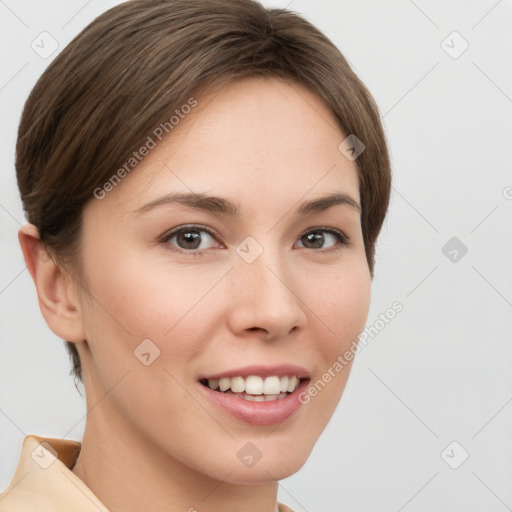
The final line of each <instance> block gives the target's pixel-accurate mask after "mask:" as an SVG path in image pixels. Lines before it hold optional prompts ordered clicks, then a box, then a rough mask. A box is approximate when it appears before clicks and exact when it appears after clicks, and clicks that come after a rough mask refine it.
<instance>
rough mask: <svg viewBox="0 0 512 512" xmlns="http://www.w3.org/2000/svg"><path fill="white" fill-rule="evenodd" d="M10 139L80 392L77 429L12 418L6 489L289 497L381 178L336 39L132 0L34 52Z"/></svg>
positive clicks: (58, 503)
mask: <svg viewBox="0 0 512 512" xmlns="http://www.w3.org/2000/svg"><path fill="white" fill-rule="evenodd" d="M16 151H17V154H16V170H17V177H18V185H19V188H20V192H21V197H22V201H23V205H24V208H25V211H26V214H27V218H28V224H27V225H26V226H24V227H23V228H22V229H20V231H19V240H20V244H21V247H22V250H23V254H24V257H25V261H26V264H27V267H28V269H29V271H30V274H31V276H32V278H33V279H34V283H35V286H36V288H37V293H38V298H39V304H40V308H41V311H42V314H43V316H44V318H45V320H46V322H47V323H48V325H49V327H50V328H51V329H52V331H53V332H54V333H56V334H57V335H58V336H59V337H61V338H62V339H63V340H66V346H67V348H68V350H69V352H70V356H71V359H72V362H73V371H74V373H75V376H76V378H77V379H80V380H82V381H83V383H84V386H85V390H86V398H87V410H88V414H87V422H86V427H85V432H84V437H83V441H82V443H78V442H75V441H71V440H67V439H54V438H44V437H40V436H27V437H26V439H25V442H24V446H23V451H22V455H21V459H20V463H19V465H18V467H17V469H16V473H15V475H14V477H13V479H12V482H11V485H10V486H9V487H8V488H7V489H6V490H5V491H4V493H3V494H2V495H1V497H0V498H1V499H0V510H9V511H12V510H34V509H36V508H37V509H38V510H60V509H62V510H64V509H66V510H71V509H73V510H98V509H99V510H110V511H114V512H115V511H120V510H123V511H125V512H126V511H132V510H133V511H135V510H137V511H138V510H151V511H158V510H162V511H164V510H165V511H170V510H189V511H193V510H198V511H199V512H208V511H218V510H223V511H225V512H229V511H235V510H241V509H243V510H247V511H256V510H258V511H268V512H274V511H280V512H287V511H290V510H291V509H290V508H289V507H287V506H286V505H284V504H282V503H278V502H277V489H278V484H277V482H278V480H280V479H283V478H286V477H288V476H290V475H291V474H293V473H295V472H296V471H298V470H299V469H300V467H301V466H302V465H303V464H304V463H305V461H306V459H307V457H308V456H309V454H310V453H311V450H312V448H313V446H314V444H315V442H316V441H317V439H318V437H319V436H320V434H321V433H322V431H323V429H324V428H325V426H326V425H327V423H328V421H329V419H330V418H331V416H332V414H333V412H334V410H335V408H336V405H337V404H338V402H339V400H340V397H341V395H342V393H343V390H344V387H345V384H346V381H347V378H348V375H349V372H350V367H351V364H352V357H347V354H350V353H351V352H350V351H351V349H352V347H354V342H357V338H358V335H359V333H360V332H361V331H362V330H363V328H364V325H365V322H366V318H367V314H368V309H369V303H370V290H371V279H372V277H373V267H374V254H375V244H376V239H377V236H378V234H379V231H380V228H381V226H382V222H383V220H384V217H385V214H386V211H387V207H388V200H389V192H390V164H389V156H388V151H387V147H386V140H385V136H384V133H383V129H382V126H381V123H380V118H379V113H378V109H377V107H376V105H375V102H374V100H373V99H372V97H371V95H370V93H369V92H368V90H367V89H366V87H365V86H364V85H363V84H362V83H361V81H360V80H359V79H358V78H357V76H356V75H355V74H354V72H353V71H352V70H351V68H350V66H349V65H348V63H347V62H346V60H345V59H344V57H343V56H342V55H341V54H340V52H339V51H338V50H337V49H336V48H335V47H334V45H333V44H332V43H331V42H330V41H329V40H328V39H327V38H326V37H325V36H324V35H323V34H321V33H320V32H319V31H318V30H317V29H316V28H315V27H313V26H312V25H311V24H310V23H308V22H307V21H305V20H304V19H302V18H301V17H300V16H298V15H296V14H293V13H291V12H288V11H286V10H281V9H265V8H263V7H262V6H261V5H260V4H259V3H256V2H254V1H252V0H214V1H209V2H204V1H202V0H170V1H167V2H162V1H157V0H144V1H141V0H134V1H130V2H126V3H124V4H121V5H119V6H117V7H114V8H113V9H111V10H109V11H107V12H106V13H105V14H103V15H102V16H99V17H98V18H97V19H96V20H94V21H93V22H92V23H91V24H90V25H89V26H88V27H86V28H85V29H84V30H83V31H82V32H81V33H80V34H79V35H78V36H77V37H76V38H75V39H74V40H73V41H72V42H71V43H70V44H69V45H68V46H67V47H66V48H65V49H64V50H63V51H62V53H61V54H60V55H59V56H58V57H57V58H56V59H55V60H54V61H53V62H52V63H51V65H50V66H49V67H48V69H47V70H46V71H45V72H44V74H43V75H42V76H41V78H40V80H39V81H38V83H37V84H36V86H35V87H34V89H33V91H32V92H31V95H30V97H29V99H28V101H27V103H26V105H25V109H24V112H23V116H22V119H21V122H20V128H19V134H18V141H17V148H16ZM341 360H343V363H342V362H341Z"/></svg>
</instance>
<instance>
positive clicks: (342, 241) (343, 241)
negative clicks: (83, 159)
mask: <svg viewBox="0 0 512 512" xmlns="http://www.w3.org/2000/svg"><path fill="white" fill-rule="evenodd" d="M187 231H206V232H207V233H208V234H209V235H211V236H212V237H213V238H215V239H217V238H218V237H217V234H216V233H215V232H214V231H213V230H211V229H209V228H207V227H206V226H198V225H188V226H182V227H180V228H178V229H174V230H172V231H170V232H168V233H166V234H164V235H163V236H162V237H161V238H160V240H159V241H160V242H162V243H164V244H167V243H168V242H169V240H171V239H172V238H173V237H174V236H175V235H177V234H179V233H182V232H187ZM319 231H321V232H325V233H329V234H331V235H334V237H335V238H337V240H338V242H339V245H338V246H336V247H335V248H332V249H324V250H322V249H318V250H315V249H310V250H312V251H315V252H321V253H336V252H338V251H340V250H341V249H343V248H344V247H346V246H348V245H349V244H350V239H349V237H348V236H347V235H345V233H343V232H342V231H338V230H337V229H333V228H323V227H319V228H314V229H311V230H309V231H306V232H305V233H304V234H303V235H302V236H301V237H300V238H302V237H303V236H305V235H308V234H310V233H317V232H319ZM306 249H307V248H306ZM173 250H174V251H175V252H177V253H179V254H184V255H187V256H189V255H192V256H203V255H204V253H205V252H207V251H208V249H203V250H201V251H197V250H189V251H186V250H184V249H180V248H179V247H173Z"/></svg>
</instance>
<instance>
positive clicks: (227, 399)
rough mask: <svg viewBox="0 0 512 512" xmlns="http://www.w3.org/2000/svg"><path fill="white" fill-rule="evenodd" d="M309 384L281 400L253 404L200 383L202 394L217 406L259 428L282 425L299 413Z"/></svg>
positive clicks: (306, 381) (305, 381) (307, 381)
mask: <svg viewBox="0 0 512 512" xmlns="http://www.w3.org/2000/svg"><path fill="white" fill-rule="evenodd" d="M308 384H309V380H304V381H302V382H301V383H300V385H299V387H298V388H297V389H296V390H295V391H294V392H293V393H290V394H289V395H287V396H286V397H285V398H281V399H279V400H271V401H269V402H251V401H249V400H244V399H243V398H238V397H237V396H235V395H230V394H226V393H221V392H219V391H214V390H213V389H210V388H209V387H207V386H204V385H203V384H201V383H200V382H198V385H199V387H200V388H201V390H202V393H204V394H205V396H206V397H207V398H208V399H209V400H210V401H211V402H213V403H214V404H215V405H217V406H219V407H220V408H221V409H223V410H224V411H226V412H227V413H228V414H230V415H231V416H233V417H235V418H236V419H238V420H240V421H244V422H245V423H249V424H251V425H258V426H265V425H276V424H278V423H282V422H283V421H285V420H286V419H288V418H289V417H290V416H291V415H292V414H294V413H295V412H297V411H298V410H299V409H300V407H301V405H302V403H301V402H300V401H299V394H300V393H301V392H302V391H303V390H305V389H306V388H307V386H308Z"/></svg>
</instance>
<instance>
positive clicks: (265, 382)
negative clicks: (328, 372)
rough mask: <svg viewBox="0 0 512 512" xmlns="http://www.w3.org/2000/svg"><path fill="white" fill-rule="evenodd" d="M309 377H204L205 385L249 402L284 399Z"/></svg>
mask: <svg viewBox="0 0 512 512" xmlns="http://www.w3.org/2000/svg"><path fill="white" fill-rule="evenodd" d="M305 381H309V377H300V376H298V375H296V374H290V375H284V376H279V375H269V376H261V375H248V376H246V377H243V376H241V375H238V376H234V377H221V378H202V379H200V380H199V382H200V384H202V385H203V386H204V387H206V388H209V389H211V390H212V391H215V392H217V393H221V394H224V395H231V396H233V397H236V398H239V399H242V400H246V401H249V402H271V401H276V400H282V399H284V398H286V397H287V396H289V395H291V394H292V393H294V392H295V391H296V390H297V389H298V388H299V387H300V386H301V385H302V384H303V383H304V382H305Z"/></svg>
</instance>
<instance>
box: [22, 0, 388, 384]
mask: <svg viewBox="0 0 512 512" xmlns="http://www.w3.org/2000/svg"><path fill="white" fill-rule="evenodd" d="M254 76H269V77H276V78H284V79H288V80H291V81H292V82H295V83H298V84H301V85H304V86H306V87H308V88H309V89H310V90H311V91H312V92H314V93H315V94H317V95H318V96H319V97H321V98H322V99H323V100H324V101H325V102H326V104H327V105H328V106H329V107H330V109H331V111H332V113H333V115H334V117H335V119H336V120H337V122H338V124H339V128H340V129H341V130H342V132H343V133H344V134H345V135H346V136H348V135H352V134H353V135H355V136H356V137H357V138H358V139H360V140H361V141H362V142H363V144H364V145H365V150H364V151H363V152H362V153H361V154H360V155H359V156H358V158H357V160H356V161H355V163H356V165H357V169H358V174H359V183H360V196H361V203H362V212H361V226H362V232H363V238H364V244H365V251H366V258H367V261H368V266H369V269H370V273H371V276H372V278H373V268H374V256H375V243H376V240H377V236H378V234H379V232H380V229H381V226H382V223H383V221H384V218H385V215H386V211H387V208H388V202H389V195H390V187H391V172H390V162H389V155H388V149H387V144H386V140H385V136H384V131H383V128H382V125H381V121H380V116H379V111H378V108H377V105H376V104H375V101H374V99H373V98H372V96H371V94H370V93H369V91H368V90H367V88H366V87H365V85H364V84H363V83H362V82H361V81H360V80H359V78H358V77H357V76H356V74H355V73H354V72H353V70H352V69H351V67H350V66H349V64H348V63H347V61H346V59H345V57H344V56H343V55H342V54H341V53H340V51H339V50H338V49H337V48H336V47H335V46H334V44H333V43H332V42H331V41H330V40H329V39H328V38H327V37H326V36H325V35H324V34H322V33H321V32H320V31H319V30H318V29H317V28H315V27H314V26H313V25H312V24H311V23H309V22H308V21H306V20H305V19H303V18H302V17H301V16H299V15H298V14H296V13H293V12H290V11H287V10H284V9H266V8H264V7H263V6H262V5H261V4H259V3H258V2H256V1H254V0H208V1H204V0H131V1H128V2H125V3H123V4H120V5H118V6H116V7H114V8H112V9H110V10H108V11H107V12H105V13H104V14H102V15H100V16H99V17H97V18H96V19H95V20H94V21H93V22H92V23H90V24H89V25H88V26H87V27H86V28H85V29H84V30H83V31H82V32H81V33H80V34H79V35H78V36H76V37H75V38H74V39H73V40H72V41H71V42H70V43H69V44H68V45H67V46H66V47H65V48H64V50H62V52H61V53H60V54H59V55H58V56H57V57H56V58H55V59H54V60H53V62H52V63H51V64H50V65H49V66H48V68H47V69H46V71H45V72H44V73H43V74H42V76H41V77H40V79H39V80H38V82H37V83H36V85H35V86H34V88H33V90H32V92H31V94H30V96H29V98H28V100H27V102H26V104H25V108H24V110H23V114H22V117H21V122H20V126H19V131H18V140H17V145H16V172H17V179H18V186H19V189H20V193H21V198H22V201H23V207H24V210H25V212H26V215H27V218H28V221H29V222H31V223H32V224H34V225H35V226H36V227H37V228H38V230H39V234H40V237H41V240H42V241H43V243H44V244H45V246H46V247H47V248H48V249H49V250H50V251H51V252H53V254H54V255H55V256H56V257H57V258H58V259H60V260H61V261H70V262H71V261H73V259H74V257H75V256H76V255H77V254H78V251H79V248H80V239H81V216H82V210H83V208H84V205H85V204H86V203H87V202H88V201H90V200H91V199H93V191H94V190H95V189H97V188H98V187H101V186H102V185H103V184H104V183H105V182H106V181H107V180H108V179H109V178H110V177H111V176H112V175H113V173H114V172H115V171H116V170H117V169H118V168H119V167H120V166H122V165H123V163H125V162H126V161H127V159H128V158H129V156H130V155H131V154H132V153H133V151H134V150H136V149H137V148H139V147H140V146H142V145H143V143H144V142H145V141H146V139H147V136H148V134H150V133H151V132H152V130H154V128H155V126H158V125H159V124H160V123H162V122H163V121H164V120H168V119H169V116H170V113H173V112H174V111H175V110H176V109H178V108H179V107H180V106H181V105H183V104H184V103H186V102H187V99H188V98H189V97H190V96H191V94H192V92H193V91H195V90H197V89H198V88H203V87H205V86H208V87H210V86H213V85H214V86H216V87H217V86H222V85H223V84H226V83H228V82H229V81H233V80H236V79H242V78H245V77H247V78H249V77H254ZM340 142H341V141H340ZM66 347H67V349H68V351H69V355H70V358H71V361H72V364H73V368H72V373H74V375H75V377H76V378H78V379H80V380H82V368H81V363H80V358H79V355H78V351H77V349H76V346H75V344H74V343H71V342H68V341H67V342H66Z"/></svg>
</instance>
